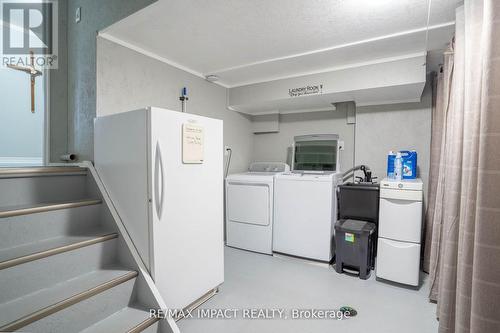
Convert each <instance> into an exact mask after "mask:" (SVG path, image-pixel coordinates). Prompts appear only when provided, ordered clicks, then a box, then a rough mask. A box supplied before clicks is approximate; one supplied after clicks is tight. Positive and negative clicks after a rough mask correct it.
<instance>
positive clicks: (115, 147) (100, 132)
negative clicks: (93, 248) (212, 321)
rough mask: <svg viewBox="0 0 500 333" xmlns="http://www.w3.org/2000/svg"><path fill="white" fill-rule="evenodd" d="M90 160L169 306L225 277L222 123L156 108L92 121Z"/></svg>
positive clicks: (199, 293) (200, 293)
mask: <svg viewBox="0 0 500 333" xmlns="http://www.w3.org/2000/svg"><path fill="white" fill-rule="evenodd" d="M94 145H95V147H94V150H95V164H96V169H97V171H98V173H99V176H100V177H101V179H102V181H103V183H104V185H105V187H106V190H107V191H108V193H109V195H110V197H111V199H112V201H113V204H114V205H115V207H116V209H117V211H118V213H119V215H120V217H121V219H122V221H123V223H124V225H125V227H126V229H127V232H128V233H129V235H130V237H131V238H132V241H133V243H134V245H135V247H136V248H137V250H138V252H139V254H140V256H141V258H142V260H143V262H144V264H145V266H146V267H147V268H148V269H149V271H150V273H151V277H152V278H153V280H154V281H155V284H156V285H157V287H158V290H159V291H160V293H161V294H162V297H163V299H164V300H165V302H166V304H167V306H168V307H169V308H172V309H182V308H185V307H186V306H188V305H190V304H191V303H193V302H195V301H197V300H198V299H199V298H201V297H202V296H204V295H205V294H207V293H209V292H210V291H213V290H214V289H215V288H217V287H218V286H219V285H220V284H221V283H222V282H223V281H224V253H223V251H224V249H223V246H224V243H223V242H224V240H223V219H224V218H223V189H224V186H223V150H224V148H223V147H224V145H223V133H222V121H221V120H216V119H211V118H207V117H202V116H197V115H193V114H189V113H181V112H176V111H169V110H164V109H160V108H146V109H142V110H137V111H130V112H125V113H120V114H115V115H110V116H104V117H98V118H97V119H96V120H95V142H94Z"/></svg>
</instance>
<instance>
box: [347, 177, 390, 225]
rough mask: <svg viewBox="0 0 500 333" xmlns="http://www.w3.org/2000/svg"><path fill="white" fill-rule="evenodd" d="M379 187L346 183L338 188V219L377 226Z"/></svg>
mask: <svg viewBox="0 0 500 333" xmlns="http://www.w3.org/2000/svg"><path fill="white" fill-rule="evenodd" d="M379 196H380V186H379V185H378V184H355V183H348V184H345V185H340V186H339V219H354V220H362V221H368V222H373V223H375V224H376V225H378V209H379Z"/></svg>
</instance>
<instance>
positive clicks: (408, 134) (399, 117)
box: [355, 79, 432, 188]
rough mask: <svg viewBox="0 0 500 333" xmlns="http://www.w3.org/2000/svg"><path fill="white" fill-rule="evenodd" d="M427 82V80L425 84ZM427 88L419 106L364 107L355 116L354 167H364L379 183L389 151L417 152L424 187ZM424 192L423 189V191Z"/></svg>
mask: <svg viewBox="0 0 500 333" xmlns="http://www.w3.org/2000/svg"><path fill="white" fill-rule="evenodd" d="M427 81H428V82H430V79H428V80H427ZM431 105H432V91H431V88H430V85H429V84H427V86H426V87H425V89H424V93H423V95H422V101H421V102H420V103H408V104H394V105H378V106H366V107H360V108H358V109H357V114H356V121H357V123H356V149H355V151H356V154H355V156H356V164H367V165H369V166H370V167H371V168H372V170H373V171H374V175H375V176H378V177H379V180H381V179H382V178H384V177H385V174H386V171H387V153H388V152H389V150H402V149H406V150H411V149H415V150H417V152H418V166H419V170H418V172H419V177H421V178H422V179H423V181H424V184H425V186H427V181H428V177H429V159H430V142H431V112H432V109H431ZM426 188H427V187H426Z"/></svg>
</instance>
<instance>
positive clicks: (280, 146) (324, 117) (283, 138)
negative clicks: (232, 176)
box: [252, 106, 354, 170]
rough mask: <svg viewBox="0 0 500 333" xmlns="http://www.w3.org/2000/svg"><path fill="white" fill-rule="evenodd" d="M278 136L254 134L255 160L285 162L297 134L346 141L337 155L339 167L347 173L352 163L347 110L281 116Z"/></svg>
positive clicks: (350, 127)
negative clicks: (332, 137) (338, 138)
mask: <svg viewBox="0 0 500 333" xmlns="http://www.w3.org/2000/svg"><path fill="white" fill-rule="evenodd" d="M279 127H280V130H279V132H278V133H266V134H255V135H254V137H253V141H254V150H253V158H252V159H253V160H254V161H266V162H267V161H271V162H273V161H281V162H288V163H290V161H288V158H289V153H288V152H289V147H291V145H292V143H293V137H294V136H296V135H307V134H338V135H339V136H340V139H341V140H343V141H344V142H345V148H346V149H345V150H344V151H342V152H341V155H340V167H341V169H342V170H347V169H349V168H351V167H352V163H353V160H354V125H350V124H347V109H346V108H344V107H340V106H339V107H338V108H337V110H336V111H324V112H310V113H292V114H283V115H280V124H279Z"/></svg>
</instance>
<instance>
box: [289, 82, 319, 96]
mask: <svg viewBox="0 0 500 333" xmlns="http://www.w3.org/2000/svg"><path fill="white" fill-rule="evenodd" d="M322 93H323V84H311V85H307V86H303V87H296V88H290V89H288V95H289V96H290V97H300V96H308V95H319V94H322Z"/></svg>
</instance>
